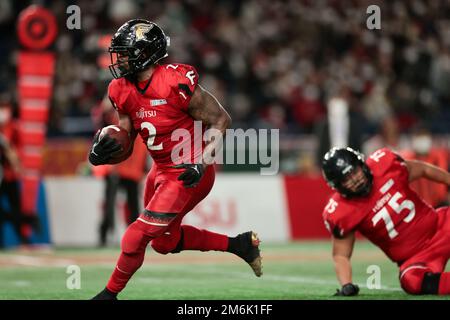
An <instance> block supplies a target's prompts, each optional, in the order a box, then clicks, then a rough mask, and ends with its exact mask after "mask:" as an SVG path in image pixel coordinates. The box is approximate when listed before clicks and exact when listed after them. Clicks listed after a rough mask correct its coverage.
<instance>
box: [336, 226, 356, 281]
mask: <svg viewBox="0 0 450 320" xmlns="http://www.w3.org/2000/svg"><path fill="white" fill-rule="evenodd" d="M354 243H355V235H354V233H351V234H349V235H348V236H346V237H345V238H343V239H337V238H333V261H334V268H335V272H336V277H337V278H338V281H339V283H340V284H341V285H345V284H348V283H351V282H352V265H351V262H350V258H351V256H352V252H353V246H354Z"/></svg>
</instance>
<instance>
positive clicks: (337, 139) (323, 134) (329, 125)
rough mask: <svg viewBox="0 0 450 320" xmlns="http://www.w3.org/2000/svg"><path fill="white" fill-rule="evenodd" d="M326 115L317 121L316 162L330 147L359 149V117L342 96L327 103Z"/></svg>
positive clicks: (360, 134) (360, 138)
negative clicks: (317, 145) (317, 143)
mask: <svg viewBox="0 0 450 320" xmlns="http://www.w3.org/2000/svg"><path fill="white" fill-rule="evenodd" d="M327 111H328V113H327V116H326V118H325V120H323V121H322V122H320V123H319V125H318V127H317V135H318V138H319V147H318V152H317V163H318V164H320V163H321V162H322V158H323V156H324V155H325V153H326V152H327V151H328V150H330V149H331V148H332V147H338V148H341V147H351V148H353V149H355V150H361V146H362V135H363V130H362V127H361V119H360V117H359V116H358V115H357V114H356V113H355V112H353V111H352V110H351V109H350V106H349V103H348V100H347V99H345V98H344V97H342V96H340V97H333V98H331V99H330V100H329V101H328V104H327Z"/></svg>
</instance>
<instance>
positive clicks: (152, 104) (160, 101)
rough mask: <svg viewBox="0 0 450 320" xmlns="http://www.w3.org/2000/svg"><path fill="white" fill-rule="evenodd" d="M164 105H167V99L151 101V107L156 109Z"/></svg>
mask: <svg viewBox="0 0 450 320" xmlns="http://www.w3.org/2000/svg"><path fill="white" fill-rule="evenodd" d="M162 104H167V101H166V99H155V100H150V105H151V106H152V107H156V106H160V105H162Z"/></svg>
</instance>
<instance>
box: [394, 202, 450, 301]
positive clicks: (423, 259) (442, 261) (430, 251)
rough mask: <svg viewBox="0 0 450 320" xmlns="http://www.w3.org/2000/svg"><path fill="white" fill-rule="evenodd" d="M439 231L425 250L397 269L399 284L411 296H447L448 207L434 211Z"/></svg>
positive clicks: (449, 288)
mask: <svg viewBox="0 0 450 320" xmlns="http://www.w3.org/2000/svg"><path fill="white" fill-rule="evenodd" d="M437 214H438V215H439V222H438V231H437V232H436V234H435V236H434V237H433V238H432V239H431V241H430V245H429V246H428V248H426V249H425V250H423V251H422V252H419V253H418V254H416V255H415V256H414V257H412V258H410V259H408V260H407V261H406V262H405V263H403V265H402V266H401V268H400V284H401V286H402V288H403V290H405V291H406V292H407V293H410V294H440V295H444V294H450V272H444V270H445V266H446V264H447V261H448V259H449V258H450V207H443V208H440V209H438V210H437Z"/></svg>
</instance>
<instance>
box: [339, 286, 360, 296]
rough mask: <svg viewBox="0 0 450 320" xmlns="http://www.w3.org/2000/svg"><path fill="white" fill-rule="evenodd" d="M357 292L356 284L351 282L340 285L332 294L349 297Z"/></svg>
mask: <svg viewBox="0 0 450 320" xmlns="http://www.w3.org/2000/svg"><path fill="white" fill-rule="evenodd" d="M358 292H359V287H358V285H356V284H353V283H347V284H344V285H343V286H342V288H341V290H339V289H336V293H335V294H334V295H335V296H345V297H350V296H356V295H358Z"/></svg>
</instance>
